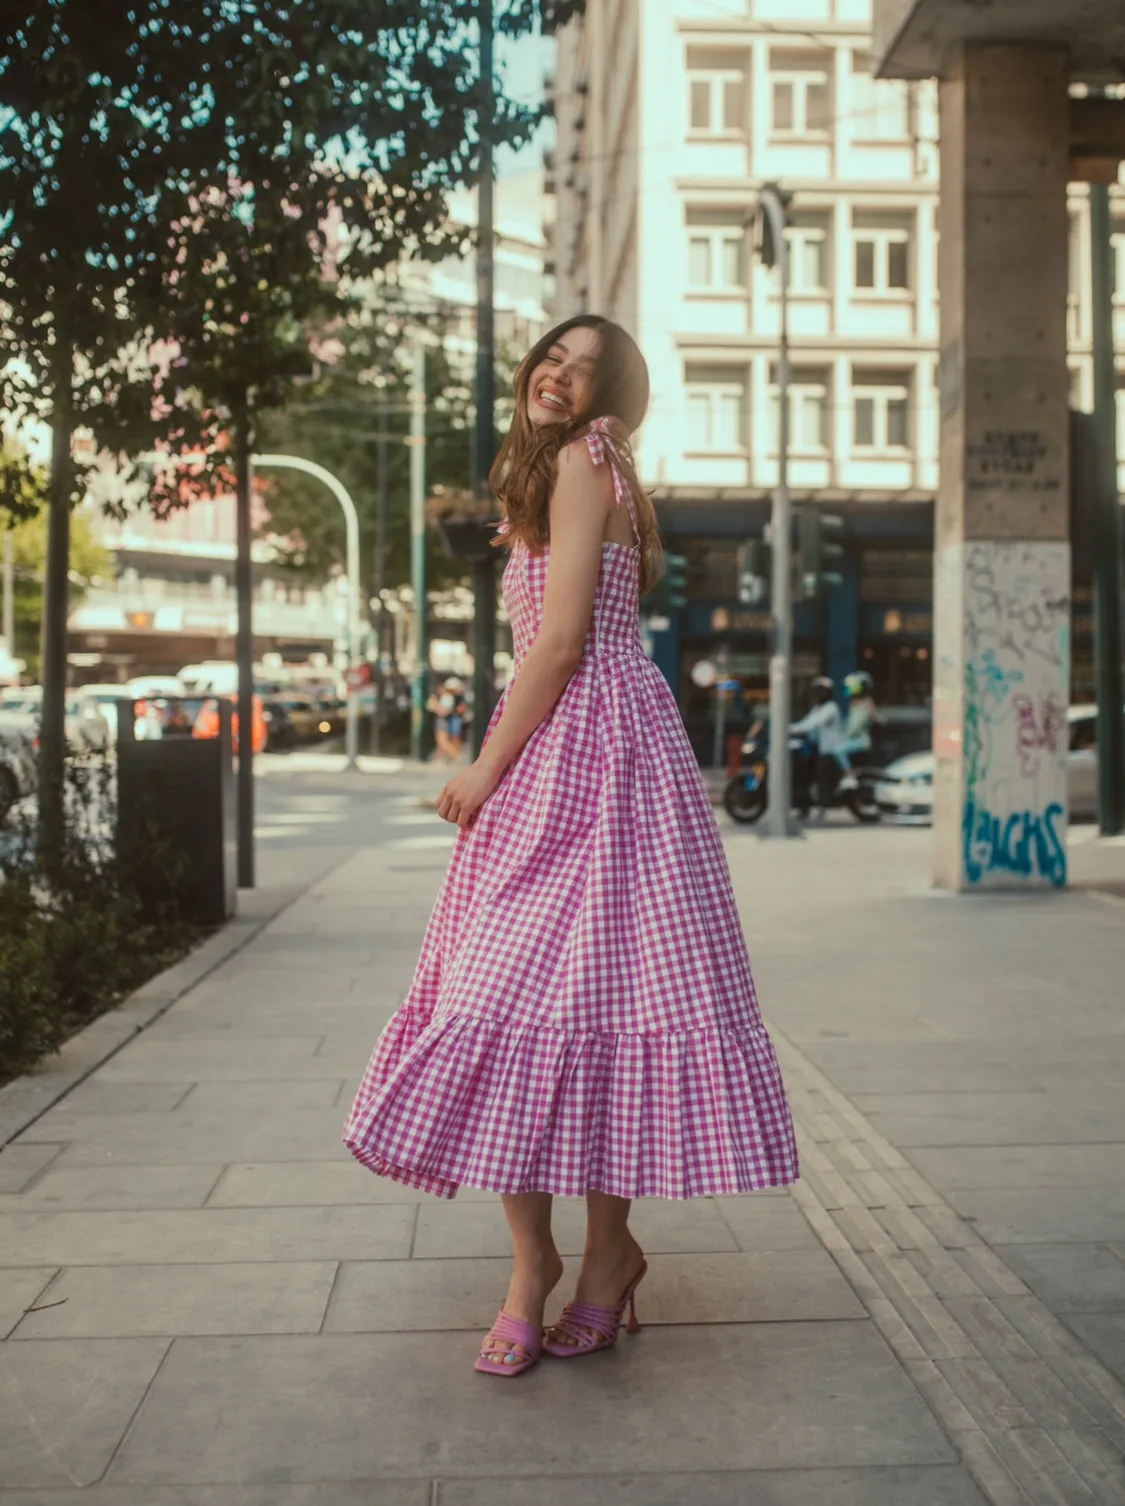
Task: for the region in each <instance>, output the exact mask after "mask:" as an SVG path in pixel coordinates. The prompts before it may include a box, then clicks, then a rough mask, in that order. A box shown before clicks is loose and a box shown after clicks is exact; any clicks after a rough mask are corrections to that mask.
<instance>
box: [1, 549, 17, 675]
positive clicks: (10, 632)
mask: <svg viewBox="0 0 1125 1506" xmlns="http://www.w3.org/2000/svg"><path fill="white" fill-rule="evenodd" d="M0 638H3V640H4V642H5V643H6V644H7V646H8V653H9V655H10V656H11V657H12V658H13V659H14V658H15V655H16V588H15V566H14V564H13V562H12V533H11V529H8V528H5V530H4V609H3V613H2V614H0Z"/></svg>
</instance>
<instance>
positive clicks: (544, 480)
mask: <svg viewBox="0 0 1125 1506" xmlns="http://www.w3.org/2000/svg"><path fill="white" fill-rule="evenodd" d="M572 329H593V330H597V332H598V334H599V335H600V336H601V341H602V346H601V353H600V354H599V356H598V361H597V368H596V370H595V373H594V390H593V393H592V395H591V398H590V403H589V406H588V407H587V409H586V411H585V412H584V413H581V414H577V415H576V416H575V417H574V418H572V419H569V420H568V421H567V422H566V423H560V424H544V425H543V427H542V428H536V426H535V425H534V424H533V423H532V422H531V419H530V417H529V416H528V411H527V400H528V389H529V387H530V385H531V377H532V373H533V372H534V371H535V370H536V368H537V367H538V366H539V364H540V363H541V362H542V361H543V360H544V358H545V357H546V355H547V353H548V351H549V350H550V349H551V347H552V346H553V345H555V344H556V343H557V342H558V341H559V340H560V339H561V338H562V337H563V335H565V334H566V333H567V331H568V330H572ZM514 385H515V397H516V411H515V416H514V418H513V419H512V426H511V428H510V429H509V430H508V433H507V435H506V436H505V439H504V443H503V444H502V445H501V446H500V453H499V455H497V457H496V463H495V464H494V465H493V467H492V474H491V477H490V480H491V482H492V490H493V491H494V492H495V494H496V498H497V500H498V501H499V503H500V505H501V507H502V508H503V510H504V518H505V521H506V523H507V525H508V526H507V530H506V532H505V533H504V534H503V535H502V536H500V537H498V538H497V539H496V540H495V543H496V544H497V546H499V547H504V546H509V547H510V546H511V545H512V544H514V543H521V544H524V545H525V546H526V547H527V548H528V549H530V550H531V552H532V553H533V554H540V553H542V551H543V550H544V549H545V548H546V547H547V543H548V539H549V528H548V512H549V506H550V501H551V493H552V491H553V490H554V486H555V480H556V476H557V467H558V456H559V451H560V450H561V449H562V448H563V446H564V445H568V444H570V443H571V441H572V440H574V439H577V438H578V437H579V436H580V435H582V434H584V433H585V432H586V430H587V429H588V428H589V426H590V424H591V423H592V421H593V420H594V419H596V418H612V419H615V420H616V423H615V424H614V426H613V427H614V433H613V435H612V438H613V448H614V453H615V455H616V457H617V459H618V460H619V462H620V468H621V470H622V471H623V472H624V475H625V479H626V481H627V482H628V484H629V486H630V487H631V488H632V492H633V496H634V498H635V499H636V513H637V534H638V540H637V542H638V545H639V547H640V559H641V590H642V592H644V591H650V590H651V589H652V587H653V586H654V585H655V584H656V583H657V581H658V580H659V579H660V576H661V573H662V569H663V554H662V551H661V548H660V532H659V529H658V527H657V522H656V509H655V508H654V506H653V504H652V498H651V497H650V496H649V495H648V493H647V492H646V491H645V490H644V489H643V487H642V486H641V483H640V481H639V480H638V479H637V471H636V466H635V464H634V462H633V454H632V449H631V448H630V445H629V436H630V435H631V434H633V433H634V432H635V431H636V430H637V429H639V428H640V425H641V422H642V420H643V419H644V416H645V413H646V412H647V411H648V399H649V379H648V367H647V365H646V364H645V358H644V356H642V355H641V352H640V350H639V349H638V347H637V344H636V341H635V340H634V339H633V338H632V336H631V335H629V334H627V333H626V332H625V330H623V329H622V328H621V326H620V325H619V324H614V323H613V321H612V320H610V319H603V318H602V317H601V315H600V314H578V315H576V316H575V317H574V318H573V319H567V320H565V321H564V322H563V323H562V324H559V325H557V326H556V327H555V328H554V329H552V330H549V331H548V333H547V334H545V335H544V336H543V338H542V339H541V340H538V341H537V342H536V343H535V344H534V345H533V346H532V347H531V349H530V350H529V351H528V353H527V355H526V356H524V358H523V360H522V361H521V362H520V364H519V367H518V369H517V371H516V377H515V384H514Z"/></svg>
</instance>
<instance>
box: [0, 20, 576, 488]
mask: <svg viewBox="0 0 1125 1506" xmlns="http://www.w3.org/2000/svg"><path fill="white" fill-rule="evenodd" d="M495 9H496V16H497V25H498V27H499V29H500V30H502V31H505V32H507V33H509V34H511V35H518V34H519V33H521V32H524V31H527V30H529V29H530V28H531V27H532V26H534V25H535V24H537V23H539V22H545V23H546V24H547V26H548V27H549V26H551V25H553V24H556V23H557V21H558V20H559V19H561V18H562V16H563V14H564V13H565V12H568V11H570V10H572V9H573V6H572V5H570V4H564V5H562V6H560V5H557V4H550V3H548V0H534V3H533V0H496V7H495ZM476 13H477V12H476V6H475V5H473V4H470V3H468V0H282V3H279V4H275V5H269V6H261V5H256V4H250V3H240V0H179V3H177V5H175V6H174V7H173V6H170V5H169V4H168V0H101V3H99V4H97V5H91V4H90V3H89V0H54V3H52V4H51V5H42V4H40V3H33V0H13V3H11V4H9V5H6V6H5V7H4V12H3V21H2V25H0V307H2V308H3V311H4V317H3V320H2V321H0V408H3V409H4V410H5V411H6V412H7V413H8V414H9V415H10V417H11V418H12V419H14V420H15V421H16V422H17V423H19V422H20V421H22V420H24V419H26V418H30V417H35V418H38V419H40V420H41V421H44V422H50V421H51V419H52V417H55V418H56V420H58V419H59V417H60V414H61V421H62V434H63V436H64V438H65V437H66V436H67V435H68V433H69V431H70V430H71V429H72V427H73V426H74V425H80V426H83V427H85V428H87V429H88V430H90V431H91V432H92V434H93V438H94V442H95V445H96V447H97V448H98V449H100V450H103V451H105V452H108V453H110V454H113V455H117V456H118V457H119V459H120V462H121V466H122V468H123V469H125V470H127V469H131V468H132V467H131V462H133V461H135V458H136V457H137V456H138V455H140V454H142V453H143V452H145V451H150V450H152V449H154V448H160V447H161V446H167V447H169V448H171V449H173V450H176V449H181V448H191V449H200V448H202V449H204V450H206V451H207V453H208V454H209V455H210V457H211V462H212V466H211V468H212V470H220V471H221V469H222V460H221V448H220V447H221V434H222V429H223V424H224V415H223V411H222V410H223V408H224V407H226V406H227V405H228V404H229V403H230V402H231V400H232V395H234V394H237V393H239V392H241V391H244V390H245V389H246V388H247V387H250V388H252V389H253V395H254V406H255V408H261V407H263V406H267V405H269V404H270V403H271V402H273V401H275V400H277V399H278V398H279V397H281V396H282V395H283V393H284V391H285V388H286V385H287V383H288V381H289V379H290V378H291V376H292V375H293V374H294V373H295V372H298V371H300V370H302V369H305V368H306V367H307V364H308V360H307V337H308V331H309V329H310V327H311V325H312V324H313V323H315V322H316V321H317V320H318V319H320V318H323V317H324V316H325V315H326V313H328V312H329V311H330V309H331V307H332V305H333V304H334V303H335V301H336V298H337V294H338V291H339V288H340V287H341V286H342V284H343V280H344V279H346V278H348V277H355V276H365V275H367V274H369V273H370V272H371V271H372V270H373V269H375V268H378V267H382V266H386V265H388V264H389V263H391V262H393V261H396V260H398V259H399V258H400V257H401V256H402V255H403V253H404V252H405V251H407V250H409V249H411V248H416V247H421V248H423V250H424V252H425V253H426V254H440V252H441V250H442V246H443V244H447V243H446V242H444V241H443V236H444V233H445V232H444V227H445V225H446V209H445V198H444V195H445V192H446V191H447V190H448V189H449V188H451V187H453V186H456V185H458V184H460V183H463V182H465V181H467V179H468V178H469V176H470V175H471V172H472V168H473V159H474V153H475V150H476V118H477V111H478V108H479V106H480V101H481V98H482V91H481V85H480V81H479V80H478V78H477V77H476V68H475V53H476V46H475V37H474V28H473V21H474V18H475V15H476ZM538 113H539V112H537V111H534V110H528V109H525V108H523V107H519V106H516V105H515V104H513V103H512V102H511V101H509V100H507V99H506V98H505V97H504V96H503V94H502V93H501V94H500V95H499V96H498V97H497V101H496V106H495V115H496V119H495V125H494V133H493V134H494V137H495V139H496V140H497V141H498V142H500V143H503V142H509V143H515V142H519V141H521V140H523V139H525V138H526V136H527V134H528V133H529V131H530V130H531V129H532V128H533V127H534V125H535V123H536V120H537V118H538ZM326 272H327V273H328V274H329V275H328V276H327V277H326V276H325V275H324V274H325V273H326ZM334 278H335V279H337V280H334ZM154 391H155V393H156V401H155V402H154V401H153V395H154ZM78 470H79V475H78V477H77V481H76V485H75V493H76V495H77V494H80V492H81V490H82V483H83V476H82V474H81V467H79V468H78ZM133 475H134V479H138V478H139V472H137V471H136V470H135V469H133ZM157 500H158V501H159V502H160V503H161V504H163V505H166V506H171V505H175V504H177V503H181V502H183V501H184V500H187V497H186V495H185V493H184V492H183V491H182V490H181V486H180V482H179V480H178V478H176V477H175V476H174V475H173V476H171V477H170V479H169V480H168V481H167V483H166V484H165V485H164V486H163V487H162V488H160V489H158V494H157Z"/></svg>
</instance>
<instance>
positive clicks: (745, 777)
mask: <svg viewBox="0 0 1125 1506" xmlns="http://www.w3.org/2000/svg"><path fill="white" fill-rule="evenodd" d="M742 757H743V761H744V763H743V767H742V768H741V769H740V770H739V771H738V773H737V774H736V775H735V776H734V777H733V778H732V779H731V780H730V781H729V782H728V784H727V787H726V789H725V790H724V792H723V809H724V810H725V811H726V813H727V815H728V816H730V817H731V819H732V820H734V821H738V822H740V823H742V824H743V825H752V824H753V823H754V822H755V821H758V820H760V819H761V817H762V816H763V815H764V814H765V811H766V808H767V806H768V805H769V754H768V750H767V744H766V741H765V739H764V737H762V736H756V737H749V738H747V740H746V742H744V743H743V745H742ZM789 757H790V790H791V791H792V795H793V804H794V805H795V806H796V808H797V809H798V810H799V811H807V810H808V809H809V808H810V806H812V805H819V806H822V807H824V808H826V809H829V808H832V807H836V806H842V807H844V808H845V809H846V810H849V811H850V812H851V813H852V815H853V816H854V817H855V819H856V820H857V821H861V822H863V823H865V824H867V823H870V822H874V821H878V819H879V807H878V805H877V804H876V803H875V779H876V777H877V774H878V771H877V770H876V769H866V768H862V769H851V770H848V771H846V772H844V773H842V775H841V777H840V778H839V779H838V780H837V781H836V782H835V787H834V788H833V789H832V790H829V791H821V790H819V789H818V788H817V763H818V760H817V754H816V747H815V744H813V743H812V742H811V741H810V740H809V738H807V737H805V736H804V734H803V733H799V732H795V733H791V734H790V737H789Z"/></svg>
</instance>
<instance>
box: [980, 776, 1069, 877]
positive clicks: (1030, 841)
mask: <svg viewBox="0 0 1125 1506" xmlns="http://www.w3.org/2000/svg"><path fill="white" fill-rule="evenodd" d="M1062 821H1063V808H1062V806H1061V805H1059V804H1058V802H1057V801H1056V802H1054V803H1053V804H1051V805H1049V806H1048V807H1047V809H1046V810H1045V811H1043V813H1042V814H1040V813H1039V812H1037V811H1017V812H1015V813H1014V814H1013V815H1010V816H1008V817H1007V818H1006V819H1005V818H1004V817H1002V816H994V815H993V814H992V812H991V811H988V810H985V809H983V808H982V807H980V806H978V805H977V803H976V801H975V800H974V799H972V798H971V797H970V798H969V799H968V800H967V801H966V802H965V810H964V815H963V819H962V823H961V832H962V838H963V842H964V855H965V877H966V878H967V879H968V881H969V883H970V884H979V883H980V882H981V880H982V879H983V878H984V876H985V874H987V873H1012V874H1015V875H1016V876H1017V877H1018V878H1033V877H1034V876H1035V875H1036V874H1039V875H1041V876H1042V877H1043V878H1045V879H1047V880H1048V882H1049V883H1052V884H1054V885H1055V886H1056V887H1058V888H1061V887H1062V886H1063V885H1064V884H1065V883H1066V877H1067V862H1066V843H1065V840H1064V836H1063V832H1062V831H1061V830H1060V826H1061V823H1062Z"/></svg>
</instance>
